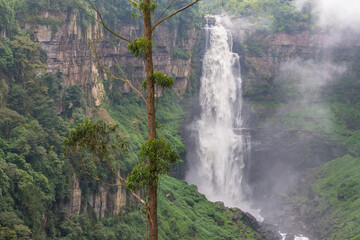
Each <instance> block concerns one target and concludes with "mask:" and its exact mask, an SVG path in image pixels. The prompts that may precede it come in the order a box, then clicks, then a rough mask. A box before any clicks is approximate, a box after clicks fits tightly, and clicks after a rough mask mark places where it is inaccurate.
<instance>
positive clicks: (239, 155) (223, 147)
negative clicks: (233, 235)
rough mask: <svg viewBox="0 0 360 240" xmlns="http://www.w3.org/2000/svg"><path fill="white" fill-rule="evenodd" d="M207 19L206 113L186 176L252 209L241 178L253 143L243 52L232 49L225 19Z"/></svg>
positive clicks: (212, 195) (213, 195) (197, 124)
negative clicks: (245, 112)
mask: <svg viewBox="0 0 360 240" xmlns="http://www.w3.org/2000/svg"><path fill="white" fill-rule="evenodd" d="M206 21H207V24H206V25H205V27H204V31H205V34H206V52H205V55H204V57H203V65H202V76H201V80H200V82H201V86H200V93H199V102H200V107H201V114H200V116H199V118H198V119H195V120H194V121H193V122H192V123H191V124H190V127H189V128H190V131H191V134H193V135H195V137H194V138H195V144H196V147H195V148H194V151H195V153H190V154H188V157H187V162H188V163H189V170H188V171H187V173H186V180H187V181H188V182H189V183H193V184H196V185H197V186H198V188H199V191H200V192H202V193H204V194H205V195H206V196H207V197H208V199H210V200H211V201H222V202H224V203H225V205H227V206H231V207H241V208H242V209H244V208H245V210H247V211H249V210H250V209H249V208H248V207H247V206H245V202H244V189H245V188H244V184H243V183H242V180H243V168H244V157H245V155H246V153H248V152H249V148H250V145H249V143H250V141H249V139H248V137H249V135H248V134H244V131H243V130H242V127H243V126H242V124H243V123H242V122H243V121H242V117H241V109H242V96H241V92H242V91H241V76H240V62H239V56H238V55H237V54H236V53H233V52H232V49H231V48H232V37H231V33H230V32H228V31H227V30H226V28H225V27H224V26H223V25H222V19H221V17H220V16H207V17H206ZM189 156H191V157H189Z"/></svg>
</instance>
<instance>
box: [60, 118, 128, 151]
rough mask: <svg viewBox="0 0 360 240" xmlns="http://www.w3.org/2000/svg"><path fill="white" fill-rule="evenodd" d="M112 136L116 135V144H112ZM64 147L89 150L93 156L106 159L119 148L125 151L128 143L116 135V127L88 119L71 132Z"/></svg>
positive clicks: (74, 149)
mask: <svg viewBox="0 0 360 240" xmlns="http://www.w3.org/2000/svg"><path fill="white" fill-rule="evenodd" d="M112 135H114V140H115V141H114V142H110V140H111V137H112ZM64 145H65V146H66V147H69V148H70V149H71V150H72V151H82V150H84V149H89V150H90V152H92V153H93V154H96V155H98V156H100V157H106V156H108V155H109V153H110V151H112V150H114V149H115V148H117V147H120V148H121V149H125V148H126V145H127V142H126V141H125V140H124V139H123V138H121V137H120V135H118V134H116V126H115V125H108V124H106V123H105V122H104V121H102V120H97V121H96V122H93V121H91V120H89V119H88V120H85V121H84V122H83V123H82V124H78V125H77V126H76V128H75V129H74V130H72V131H71V132H70V135H69V137H67V138H66V139H65V141H64Z"/></svg>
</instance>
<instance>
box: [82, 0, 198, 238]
mask: <svg viewBox="0 0 360 240" xmlns="http://www.w3.org/2000/svg"><path fill="white" fill-rule="evenodd" d="M128 1H130V2H131V3H132V4H133V6H134V7H135V8H138V9H139V10H140V12H141V15H142V18H143V24H144V32H143V37H141V38H138V39H135V40H134V41H130V40H129V39H127V38H125V37H124V36H122V35H121V34H117V33H115V31H114V30H113V29H110V28H109V27H108V26H107V24H106V23H105V22H104V18H103V16H102V14H101V12H100V11H99V10H98V9H97V8H96V6H95V4H94V2H93V1H92V0H87V2H88V4H89V5H90V6H91V8H92V9H93V10H94V12H95V14H91V13H90V12H88V11H86V9H85V8H84V7H82V6H80V5H79V4H78V3H77V2H75V3H76V4H77V5H78V7H79V8H80V9H81V10H83V11H84V12H85V13H86V14H87V15H88V16H89V17H91V18H92V19H93V20H94V21H95V22H97V23H98V24H100V25H101V26H102V27H103V28H104V29H105V30H107V31H108V32H109V33H111V34H112V35H114V36H115V37H116V38H118V39H120V40H123V41H125V42H127V43H128V44H129V45H128V49H129V50H130V51H131V52H132V53H133V54H134V55H135V56H136V57H140V56H141V57H144V61H145V74H146V82H145V84H144V86H145V89H146V96H143V94H142V93H141V91H139V90H138V89H136V88H135V87H134V85H132V84H131V81H129V80H128V79H127V78H126V77H124V78H122V77H119V76H114V74H113V73H112V72H111V71H110V70H109V68H107V67H106V66H104V64H103V63H102V62H101V59H100V58H99V57H98V55H97V53H96V48H93V50H94V53H95V56H96V58H97V61H98V66H99V68H100V70H101V71H102V72H104V73H105V74H108V75H111V76H112V77H114V78H115V79H118V80H122V81H124V82H127V83H128V84H129V85H130V87H131V88H132V89H133V90H135V91H136V92H137V93H138V94H139V95H140V96H141V97H142V98H143V99H144V101H145V103H146V107H147V121H148V141H147V142H145V143H144V145H143V146H142V148H141V151H140V159H141V162H140V164H139V165H137V166H135V167H134V168H133V170H132V172H131V174H130V176H129V177H128V178H127V181H126V183H127V186H128V188H130V189H131V190H134V189H136V188H141V187H146V189H147V190H148V201H147V203H146V216H147V222H148V226H149V239H150V240H156V239H158V219H157V193H158V180H159V175H160V174H165V173H166V172H167V171H168V170H169V167H170V163H171V162H174V161H176V160H177V159H178V157H177V155H176V154H175V152H173V151H172V150H171V149H170V144H168V143H167V142H166V141H165V140H164V139H158V138H157V134H156V115H155V113H156V111H155V85H156V86H160V87H171V85H172V82H173V80H172V79H171V78H169V77H167V76H166V75H165V74H163V73H161V72H154V64H153V46H154V44H153V35H154V31H155V29H156V27H157V26H158V25H159V24H161V23H163V22H164V21H166V20H167V19H169V18H171V17H173V16H175V15H176V14H178V13H180V12H182V11H184V10H185V9H187V8H189V7H191V6H193V5H194V4H196V3H197V2H199V1H200V0H194V1H193V2H191V3H190V4H187V5H185V6H184V7H181V8H179V9H178V10H175V11H173V12H172V13H169V14H167V12H168V11H170V9H171V7H172V6H173V5H174V3H175V1H176V0H169V4H168V6H167V7H166V8H165V9H164V10H163V11H162V13H161V14H160V16H159V17H158V18H157V20H156V21H155V22H154V23H153V22H152V19H153V17H154V12H155V9H156V7H157V3H156V2H155V1H153V0H128ZM93 46H94V45H93ZM115 60H116V59H115ZM116 63H117V65H118V67H120V65H119V63H118V62H117V60H116Z"/></svg>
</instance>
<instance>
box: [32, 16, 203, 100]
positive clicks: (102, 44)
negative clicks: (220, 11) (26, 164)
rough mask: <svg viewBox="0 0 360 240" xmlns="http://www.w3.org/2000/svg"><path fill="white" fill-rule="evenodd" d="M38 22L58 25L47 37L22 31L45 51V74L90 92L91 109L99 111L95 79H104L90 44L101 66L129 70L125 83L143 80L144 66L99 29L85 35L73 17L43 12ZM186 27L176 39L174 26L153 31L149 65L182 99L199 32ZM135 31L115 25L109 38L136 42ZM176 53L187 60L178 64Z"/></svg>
mask: <svg viewBox="0 0 360 240" xmlns="http://www.w3.org/2000/svg"><path fill="white" fill-rule="evenodd" d="M42 17H44V18H49V19H53V20H56V21H59V22H63V23H64V24H62V25H61V26H59V27H58V28H57V31H56V32H53V31H52V28H51V27H50V26H46V25H36V26H31V25H27V26H26V28H34V33H35V34H34V35H35V39H36V40H37V41H38V42H39V43H40V45H41V47H42V48H43V49H44V50H46V52H47V55H48V60H47V65H48V71H49V72H52V73H55V72H57V71H59V70H61V71H62V72H63V73H64V84H65V85H74V84H78V85H80V86H81V87H82V89H83V90H84V92H90V93H91V97H92V100H93V105H95V106H100V105H101V103H102V101H103V98H104V95H105V90H104V86H103V83H102V81H101V80H100V79H99V78H106V76H104V75H103V74H102V73H101V72H99V70H98V67H97V61H96V58H95V57H94V53H93V51H92V50H91V48H90V44H94V46H96V49H97V54H98V56H99V58H100V59H101V60H102V62H103V63H104V65H105V66H107V67H114V66H115V65H116V61H115V60H114V58H116V59H117V60H118V61H119V64H120V65H121V67H123V68H124V69H125V70H126V66H129V65H131V67H132V71H131V73H129V72H127V75H128V76H127V77H128V78H134V79H136V80H137V81H141V80H142V79H143V76H144V62H143V61H142V60H141V59H139V58H135V57H134V56H133V55H132V54H131V53H130V52H129V50H128V49H127V43H126V42H124V41H119V42H117V43H116V44H114V42H115V40H114V38H113V37H111V35H110V34H109V33H108V32H104V29H103V28H102V27H100V26H99V24H95V23H94V24H90V26H89V27H88V28H87V29H82V28H81V26H80V23H79V20H78V15H77V14H74V13H71V12H68V13H60V14H53V13H49V12H45V13H43V14H42ZM188 25H189V26H190V27H189V28H188V29H187V30H186V32H185V33H183V34H182V35H181V36H179V34H180V33H179V31H178V29H177V26H175V27H174V26H169V25H166V24H165V23H164V24H162V25H159V26H158V28H157V30H156V32H155V35H154V42H155V44H156V47H155V49H154V55H153V56H154V64H155V69H158V70H161V71H164V72H165V73H167V74H168V75H170V76H174V77H175V79H174V80H175V81H174V87H173V90H174V91H175V92H177V93H178V94H180V95H183V94H184V93H185V91H186V89H187V87H188V86H189V84H188V79H189V75H190V73H191V71H192V66H191V64H192V55H193V51H194V50H196V46H197V43H198V38H199V31H198V30H197V29H195V28H194V27H192V24H190V23H189V24H188ZM141 31H142V28H141V25H140V24H137V23H136V22H134V23H129V22H121V23H119V24H118V26H117V29H116V30H115V32H119V33H121V35H122V36H124V37H125V38H127V39H130V40H134V39H135V38H137V37H140V36H141ZM175 49H181V50H182V51H184V52H185V53H186V54H187V55H188V57H186V58H185V59H184V58H183V59H181V58H179V57H176V56H174V54H173V53H174V50H175ZM119 91H125V92H126V91H129V88H128V87H126V86H122V88H121V89H119Z"/></svg>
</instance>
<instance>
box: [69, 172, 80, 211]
mask: <svg viewBox="0 0 360 240" xmlns="http://www.w3.org/2000/svg"><path fill="white" fill-rule="evenodd" d="M80 210H81V189H80V181H79V179H78V177H77V176H76V174H75V172H74V173H73V175H72V177H71V197H70V202H69V206H68V215H69V216H73V215H75V214H79V213H80Z"/></svg>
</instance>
